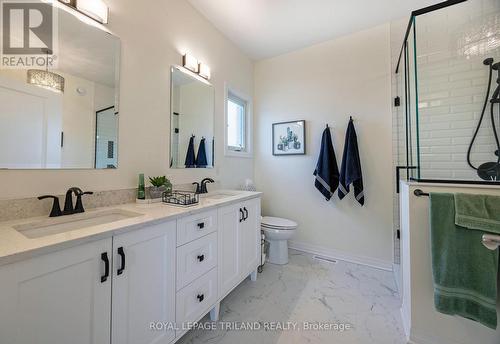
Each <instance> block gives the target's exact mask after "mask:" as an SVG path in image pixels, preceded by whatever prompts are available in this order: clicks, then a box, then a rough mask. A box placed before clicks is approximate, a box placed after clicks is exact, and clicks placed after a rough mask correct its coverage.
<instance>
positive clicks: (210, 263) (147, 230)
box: [0, 194, 260, 344]
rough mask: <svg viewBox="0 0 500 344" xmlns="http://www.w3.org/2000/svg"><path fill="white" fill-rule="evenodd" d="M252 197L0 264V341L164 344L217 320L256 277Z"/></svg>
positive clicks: (256, 213)
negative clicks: (205, 320)
mask: <svg viewBox="0 0 500 344" xmlns="http://www.w3.org/2000/svg"><path fill="white" fill-rule="evenodd" d="M253 197H254V198H248V197H246V198H245V199H244V200H233V201H232V203H229V202H228V203H226V204H229V205H225V204H221V205H219V206H210V203H208V206H207V208H208V209H203V206H201V207H200V208H199V209H195V210H194V211H186V212H187V213H186V214H185V215H184V216H183V215H178V213H174V215H175V216H176V218H175V219H172V220H168V215H165V216H164V217H159V218H157V219H155V220H156V221H155V223H154V224H147V223H144V225H142V226H141V225H140V224H137V223H134V226H138V227H137V228H130V229H126V228H121V227H118V228H117V229H115V232H114V233H112V234H111V233H110V234H108V236H109V237H107V238H105V239H94V240H95V241H91V242H88V241H87V239H85V240H84V243H81V244H74V245H73V246H71V247H69V248H63V249H60V250H56V251H53V250H51V251H49V252H48V253H43V254H38V255H33V256H29V257H27V258H26V259H24V260H19V261H17V262H13V263H8V264H5V265H0V343H1V344H3V343H6V344H7V343H9V344H10V343H15V344H34V343H36V344H58V343H72V344H91V343H92V344H124V343H133V344H153V343H155V344H171V343H173V342H175V341H177V340H178V339H180V337H181V336H182V335H183V334H184V333H185V332H186V330H187V329H186V327H185V326H184V325H186V323H189V322H195V321H199V320H200V319H201V318H202V317H203V316H204V315H205V314H207V313H208V312H210V316H211V318H212V320H216V319H217V318H218V312H219V305H220V302H221V300H222V299H223V298H224V297H225V296H226V295H227V294H228V293H229V292H230V291H232V290H233V289H234V288H235V287H236V286H237V285H238V284H239V283H241V282H242V281H243V280H244V279H245V278H246V277H248V275H251V277H252V279H253V280H255V278H256V277H257V267H258V265H259V263H260V198H259V197H258V194H257V195H253ZM130 207H132V206H130ZM165 209H166V210H167V209H169V208H165ZM135 210H136V209H134V211H135ZM156 211H158V208H156ZM27 240H28V239H27ZM30 240H31V239H30ZM33 240H36V239H33ZM88 240H91V239H90V238H89V239H88ZM65 247H68V246H65ZM158 324H161V328H158V327H157V326H158ZM152 325H153V326H152Z"/></svg>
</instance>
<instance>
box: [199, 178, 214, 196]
mask: <svg viewBox="0 0 500 344" xmlns="http://www.w3.org/2000/svg"><path fill="white" fill-rule="evenodd" d="M208 183H215V181H214V180H213V179H212V178H205V179H203V180H202V181H201V185H200V193H202V194H204V193H207V192H208V191H207V184H208Z"/></svg>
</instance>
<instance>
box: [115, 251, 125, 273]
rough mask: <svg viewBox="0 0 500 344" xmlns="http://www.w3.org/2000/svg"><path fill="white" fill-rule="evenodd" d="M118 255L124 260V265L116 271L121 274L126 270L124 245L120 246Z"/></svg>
mask: <svg viewBox="0 0 500 344" xmlns="http://www.w3.org/2000/svg"><path fill="white" fill-rule="evenodd" d="M118 255H119V256H120V258H121V260H122V266H121V267H120V268H119V269H118V270H117V271H116V273H117V274H118V275H121V274H122V273H123V270H125V252H124V251H123V247H118Z"/></svg>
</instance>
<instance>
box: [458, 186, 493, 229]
mask: <svg viewBox="0 0 500 344" xmlns="http://www.w3.org/2000/svg"><path fill="white" fill-rule="evenodd" d="M455 224H456V225H458V226H462V227H466V228H469V229H479V230H481V231H485V232H490V233H495V234H500V197H498V196H490V195H472V194H463V193H457V194H455Z"/></svg>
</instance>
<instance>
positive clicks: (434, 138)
mask: <svg viewBox="0 0 500 344" xmlns="http://www.w3.org/2000/svg"><path fill="white" fill-rule="evenodd" d="M415 25H416V32H417V35H416V42H417V83H418V108H419V136H420V153H421V154H420V167H421V169H420V172H421V175H420V177H421V178H423V179H428V178H433V179H462V180H478V177H477V174H476V171H475V170H473V169H472V168H470V167H469V166H468V164H467V149H468V146H469V144H470V142H471V138H472V135H473V133H474V130H475V128H476V126H477V123H478V121H479V117H480V114H481V109H482V107H483V103H484V99H485V95H486V90H487V84H488V68H487V67H486V66H484V65H483V60H484V59H485V58H486V57H493V58H495V61H499V60H500V34H499V31H498V30H500V2H499V1H490V0H471V1H467V2H465V3H462V4H459V5H455V6H451V7H449V8H446V9H443V10H439V11H435V12H431V13H429V14H426V15H422V16H418V17H417V18H416V21H415ZM488 31H491V32H492V33H494V34H495V35H496V37H497V38H496V39H497V40H498V42H497V44H498V46H497V47H496V48H494V49H489V50H487V49H484V48H480V50H479V54H478V55H475V54H470V53H467V52H466V51H465V50H466V49H464V44H463V43H462V42H463V41H464V40H465V39H471V38H470V37H473V36H474V35H475V34H476V33H479V32H482V34H483V35H485V34H486V32H488ZM473 45H477V46H480V45H481V42H480V41H477V42H473V43H471V44H470V45H468V46H473ZM493 47H494V46H492V48H493ZM496 78H497V76H496V73H495V76H494V78H493V80H492V91H493V89H494V88H495V87H496V86H497V83H496ZM490 96H491V95H490ZM496 118H497V120H498V115H496ZM497 127H499V125H498V123H497ZM495 150H496V143H495V140H494V136H493V132H492V122H491V120H490V116H489V109H488V111H487V113H486V114H485V118H484V120H483V122H482V127H481V129H480V131H479V133H478V136H477V139H476V141H475V143H474V146H473V148H472V155H471V158H472V162H473V164H474V165H475V166H478V165H480V164H481V163H484V162H488V161H496V157H495V155H494V152H495Z"/></svg>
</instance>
